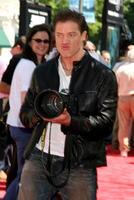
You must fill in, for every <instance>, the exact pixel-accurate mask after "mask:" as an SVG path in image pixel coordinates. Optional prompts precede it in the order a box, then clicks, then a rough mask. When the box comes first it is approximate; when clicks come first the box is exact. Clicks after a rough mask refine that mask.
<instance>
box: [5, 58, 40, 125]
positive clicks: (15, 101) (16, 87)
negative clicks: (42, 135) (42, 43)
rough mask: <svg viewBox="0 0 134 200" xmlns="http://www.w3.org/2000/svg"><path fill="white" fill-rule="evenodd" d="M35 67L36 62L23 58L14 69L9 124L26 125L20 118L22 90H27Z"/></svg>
mask: <svg viewBox="0 0 134 200" xmlns="http://www.w3.org/2000/svg"><path fill="white" fill-rule="evenodd" d="M35 68H36V65H35V63H34V62H32V61H30V60H28V59H24V58H22V59H21V60H20V61H19V63H18V64H17V67H16V69H15V71H14V75H13V79H12V83H11V89H10V95H9V104H10V110H9V112H8V116H7V124H9V125H11V126H15V127H24V126H23V125H22V123H21V121H20V118H19V113H20V108H21V92H27V90H28V88H29V86H30V82H31V77H32V74H33V71H34V69H35Z"/></svg>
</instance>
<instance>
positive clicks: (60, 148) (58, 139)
mask: <svg viewBox="0 0 134 200" xmlns="http://www.w3.org/2000/svg"><path fill="white" fill-rule="evenodd" d="M58 69H59V77H60V87H59V92H61V91H62V90H65V91H67V90H68V89H69V84H70V79H71V76H67V75H66V74H65V72H64V70H63V67H62V64H61V61H60V59H59V68H58ZM50 131H51V134H50ZM49 134H50V135H51V138H50V141H51V142H50V154H52V155H57V156H61V157H64V146H65V137H66V136H65V135H64V134H63V132H61V125H60V124H52V126H51V129H50V123H48V125H47V129H46V137H45V146H44V149H43V151H44V152H46V153H48V148H49V136H50V135H49ZM36 147H37V148H38V149H40V150H42V146H41V139H40V141H39V142H38V144H37V145H36Z"/></svg>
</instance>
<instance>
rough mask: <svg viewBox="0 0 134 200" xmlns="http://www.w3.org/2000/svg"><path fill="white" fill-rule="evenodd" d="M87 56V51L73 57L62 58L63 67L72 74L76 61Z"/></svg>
mask: <svg viewBox="0 0 134 200" xmlns="http://www.w3.org/2000/svg"><path fill="white" fill-rule="evenodd" d="M84 54H85V50H82V51H81V52H80V53H79V54H77V55H76V56H73V57H62V56H60V60H61V63H62V66H63V69H64V71H65V72H67V73H71V72H72V69H73V63H74V61H80V60H81V59H82V57H83V56H84Z"/></svg>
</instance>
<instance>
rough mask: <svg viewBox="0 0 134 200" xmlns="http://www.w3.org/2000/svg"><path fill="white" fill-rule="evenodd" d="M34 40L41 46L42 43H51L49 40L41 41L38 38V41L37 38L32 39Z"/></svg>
mask: <svg viewBox="0 0 134 200" xmlns="http://www.w3.org/2000/svg"><path fill="white" fill-rule="evenodd" d="M32 40H34V41H35V42H37V43H39V44H40V43H42V42H43V43H44V44H48V43H49V40H47V39H45V40H41V39H38V38H37V39H36V38H35V39H32Z"/></svg>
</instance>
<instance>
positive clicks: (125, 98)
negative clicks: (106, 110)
mask: <svg viewBox="0 0 134 200" xmlns="http://www.w3.org/2000/svg"><path fill="white" fill-rule="evenodd" d="M116 76H117V81H118V88H119V89H118V96H119V101H118V109H117V111H118V124H119V129H118V140H119V149H120V154H121V156H123V157H127V156H128V152H129V151H130V138H131V137H132V124H133V121H134V49H130V50H128V52H127V62H124V63H123V64H122V65H121V66H120V67H119V68H118V69H117V71H116Z"/></svg>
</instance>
